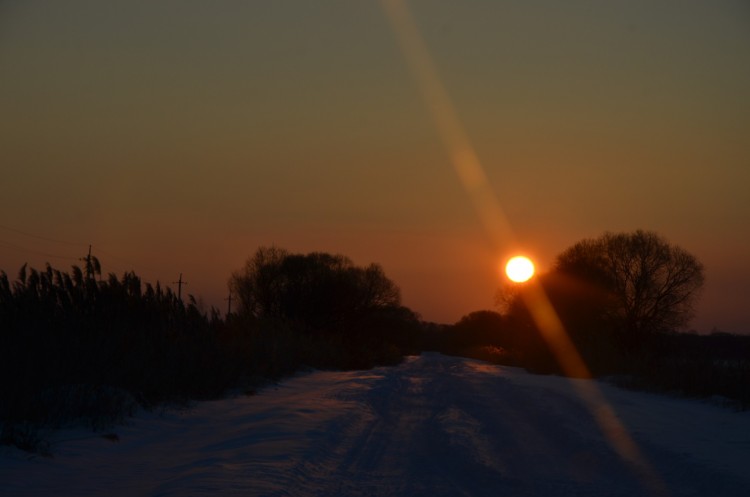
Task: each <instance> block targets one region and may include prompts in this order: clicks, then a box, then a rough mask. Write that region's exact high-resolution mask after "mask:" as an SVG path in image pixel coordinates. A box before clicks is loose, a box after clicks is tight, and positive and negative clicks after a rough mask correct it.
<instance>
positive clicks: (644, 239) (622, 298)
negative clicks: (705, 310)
mask: <svg viewBox="0 0 750 497" xmlns="http://www.w3.org/2000/svg"><path fill="white" fill-rule="evenodd" d="M555 272H558V273H562V274H565V275H568V276H572V277H576V278H578V279H582V280H584V281H586V282H588V283H593V284H595V285H597V286H599V287H602V288H603V289H605V290H606V291H607V292H608V294H609V295H610V297H611V298H610V299H609V301H610V303H611V304H610V305H609V306H608V309H607V312H608V314H609V316H608V317H609V318H610V319H611V320H612V322H613V323H615V325H616V327H617V328H619V329H620V330H621V331H624V332H627V333H628V334H630V335H632V336H633V337H634V338H635V337H636V336H641V335H642V334H644V333H648V332H658V331H673V330H676V329H678V328H680V327H682V326H684V325H686V324H687V323H688V321H689V320H690V319H691V318H692V317H693V310H694V305H695V301H696V298H697V297H698V295H699V293H700V290H701V288H702V286H703V282H704V274H703V264H701V263H700V261H698V259H697V258H696V257H695V256H693V255H692V254H690V253H688V252H687V251H685V250H684V249H682V248H680V247H678V246H676V245H673V244H670V243H669V242H667V241H666V240H665V239H664V238H662V237H661V236H659V235H658V234H656V233H654V232H650V231H642V230H638V231H635V232H633V233H605V234H604V235H602V236H600V237H599V238H595V239H586V240H583V241H580V242H578V243H576V244H575V245H573V246H572V247H570V248H568V249H567V250H565V251H564V252H563V253H562V254H560V255H559V256H558V258H557V261H556V265H555Z"/></svg>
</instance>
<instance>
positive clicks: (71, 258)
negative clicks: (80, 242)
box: [0, 240, 78, 261]
mask: <svg viewBox="0 0 750 497" xmlns="http://www.w3.org/2000/svg"><path fill="white" fill-rule="evenodd" d="M0 244H1V245H5V246H6V247H10V248H13V249H16V250H20V251H22V252H28V253H29V254H35V255H41V256H44V257H54V258H55V259H67V260H73V261H75V260H78V258H77V257H70V256H66V255H56V254H49V253H47V252H40V251H38V250H33V249H30V248H28V247H23V246H21V245H16V244H15V243H11V242H7V241H5V240H0Z"/></svg>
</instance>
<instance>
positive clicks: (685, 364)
mask: <svg viewBox="0 0 750 497" xmlns="http://www.w3.org/2000/svg"><path fill="white" fill-rule="evenodd" d="M703 279H704V277H703V266H702V265H701V264H700V262H699V261H698V260H697V259H695V257H693V256H692V255H690V254H689V253H687V252H686V251H684V250H683V249H681V248H679V247H676V246H674V245H672V244H669V243H668V242H667V241H666V240H664V239H663V238H662V237H660V236H659V235H657V234H655V233H652V232H644V231H636V232H633V233H620V234H612V233H605V234H604V235H603V236H601V237H599V238H596V239H590V240H583V241H581V242H579V243H576V244H575V245H573V246H572V247H570V248H569V249H567V250H565V251H564V252H562V253H561V254H560V255H559V256H558V257H557V260H556V261H555V264H554V265H553V267H552V269H551V270H550V271H549V272H548V273H545V274H542V275H539V276H538V277H536V278H535V280H534V281H532V282H531V283H528V284H523V285H515V286H511V287H509V288H506V289H505V290H504V291H502V292H500V293H499V294H498V304H499V305H500V307H501V309H502V311H503V312H502V313H497V312H494V311H479V312H476V313H472V314H469V315H467V316H465V317H464V318H462V319H461V320H460V321H459V322H458V323H456V324H455V325H453V326H450V327H434V328H433V330H432V332H429V333H427V335H426V337H427V339H426V346H428V347H432V348H434V349H436V350H440V351H442V352H445V353H451V354H458V355H468V356H472V357H478V358H482V359H487V360H492V361H495V362H498V363H503V364H510V365H515V366H522V367H524V368H527V369H528V370H530V371H532V372H538V373H548V374H549V373H554V374H569V373H570V371H569V370H566V368H565V367H564V364H561V361H560V357H559V354H560V351H559V350H557V351H556V350H555V345H551V344H550V336H551V335H552V336H553V335H555V334H558V333H562V334H564V335H565V336H564V340H569V341H570V343H571V344H572V345H573V347H574V349H575V351H576V353H577V354H579V355H580V357H581V358H582V359H583V363H584V364H585V368H586V370H587V373H588V374H589V375H591V376H595V377H608V378H610V379H612V380H613V381H615V382H616V383H618V384H619V385H622V386H626V387H632V388H638V389H648V390H657V391H665V392H673V393H679V394H684V395H689V396H697V397H709V396H719V397H722V398H725V399H726V400H727V401H728V402H729V403H732V404H733V405H735V406H738V407H740V408H743V409H747V408H750V336H743V335H731V334H727V333H714V334H712V335H708V336H706V335H697V334H688V333H679V332H678V331H677V330H679V329H680V327H682V326H684V325H685V324H686V323H687V322H688V321H689V319H690V317H691V316H692V311H693V303H694V302H695V299H696V297H697V295H698V293H699V291H700V288H701V286H702V284H703ZM550 311H551V312H553V314H554V319H553V320H550V316H549V314H550ZM553 322H554V323H557V322H559V325H560V326H559V327H557V326H556V324H553V325H551V324H550V323H553ZM545 326H546V327H547V328H546V329H545ZM554 341H555V340H552V342H554Z"/></svg>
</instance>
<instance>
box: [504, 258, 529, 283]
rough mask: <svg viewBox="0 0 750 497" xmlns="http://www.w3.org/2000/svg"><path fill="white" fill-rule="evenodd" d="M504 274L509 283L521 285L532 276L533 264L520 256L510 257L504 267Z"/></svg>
mask: <svg viewBox="0 0 750 497" xmlns="http://www.w3.org/2000/svg"><path fill="white" fill-rule="evenodd" d="M505 274H506V275H508V278H510V280H511V281H515V282H516V283H523V282H524V281H528V280H529V278H531V277H532V276H534V263H533V262H531V259H529V258H528V257H524V256H522V255H517V256H515V257H511V258H510V260H509V261H508V263H507V264H506V265H505Z"/></svg>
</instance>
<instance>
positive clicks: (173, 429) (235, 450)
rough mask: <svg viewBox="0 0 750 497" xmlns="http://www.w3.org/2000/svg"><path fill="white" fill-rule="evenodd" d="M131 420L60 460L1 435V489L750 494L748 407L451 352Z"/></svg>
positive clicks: (310, 377)
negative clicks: (606, 411) (613, 422)
mask: <svg viewBox="0 0 750 497" xmlns="http://www.w3.org/2000/svg"><path fill="white" fill-rule="evenodd" d="M582 387H584V389H583V390H582ZM591 388H594V389H595V390H596V391H597V392H598V395H599V396H598V397H597V398H598V399H600V400H599V402H606V406H608V407H609V408H611V411H612V412H613V413H614V416H616V418H617V420H619V422H620V423H621V424H622V426H623V428H624V430H625V432H626V434H625V435H624V436H627V437H630V439H631V440H632V441H633V442H634V443H635V445H636V446H637V448H638V453H639V457H641V458H642V461H641V462H642V463H643V465H644V466H643V467H640V466H637V465H634V464H632V461H630V462H629V461H627V460H624V459H623V458H622V457H621V456H620V455H619V453H618V451H617V450H616V448H615V447H613V446H612V444H611V443H610V442H611V440H610V439H608V438H607V437H605V436H603V435H602V431H601V429H600V427H599V425H598V424H597V422H596V421H595V420H596V419H599V418H598V417H597V415H596V413H592V412H591V405H590V402H589V403H587V402H585V401H583V400H582V398H581V392H582V391H584V390H586V389H591ZM602 399H604V400H602ZM606 406H605V407H606ZM600 407H601V406H600ZM595 410H596V409H595ZM115 431H116V433H117V435H118V436H119V438H120V440H119V442H116V443H113V442H111V441H108V440H105V439H104V438H102V437H99V436H96V435H92V434H91V433H90V432H88V433H87V432H85V431H75V430H68V431H64V432H59V433H57V434H56V435H55V436H54V443H53V446H52V450H53V453H54V457H53V458H44V457H39V456H36V457H30V456H29V455H28V454H25V453H23V452H21V451H19V450H16V449H12V448H9V447H4V448H1V449H0V495H3V496H6V495H7V496H19V497H21V496H31V495H34V496H41V495H50V496H52V495H54V496H77V497H83V496H91V495H110V496H119V495H122V496H141V495H143V496H203V495H205V496H208V495H211V496H213V495H242V496H254V495H264V496H266V495H267V496H282V495H284V496H286V495H288V496H302V497H304V496H345V495H346V496H350V495H351V496H420V495H424V496H428V495H429V496H449V495H450V496H456V495H465V496H485V495H486V496H493V497H497V496H530V497H535V496H540V497H541V496H545V497H554V496H628V497H630V496H639V495H652V494H656V495H669V496H675V497H679V496H706V495H711V496H746V495H749V494H750V475H749V474H748V471H747V469H748V466H750V413H748V412H734V411H731V410H729V409H726V408H722V407H719V406H715V405H709V404H706V403H701V402H699V401H694V400H687V399H677V398H670V397H663V396H658V395H652V394H647V393H642V392H632V391H626V390H620V389H617V388H615V387H613V386H610V385H607V384H603V383H600V382H593V381H587V380H567V379H564V378H559V377H553V376H536V375H530V374H527V373H525V372H524V371H522V370H520V369H516V368H509V367H501V366H493V365H489V364H486V363H483V362H480V361H474V360H469V359H463V358H453V357H445V356H441V355H438V354H423V355H422V356H419V357H410V358H407V360H406V361H405V362H404V363H403V364H401V365H399V366H396V367H390V368H377V369H373V370H369V371H353V372H312V373H307V374H304V375H300V376H297V377H294V378H291V379H289V380H287V381H284V382H283V383H281V384H279V385H276V386H273V387H269V388H267V389H265V390H264V391H262V392H260V393H259V394H258V395H255V396H251V397H246V396H241V397H235V398H229V399H225V400H220V401H213V402H202V403H198V404H196V405H195V406H194V407H192V408H191V409H185V410H166V411H164V412H161V413H146V412H144V413H140V414H139V415H138V416H136V417H135V418H134V419H132V420H131V421H130V422H129V423H128V424H127V425H126V426H122V427H118V428H117V429H116V430H115ZM644 468H645V469H644ZM655 480H658V481H657V482H656V483H655Z"/></svg>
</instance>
